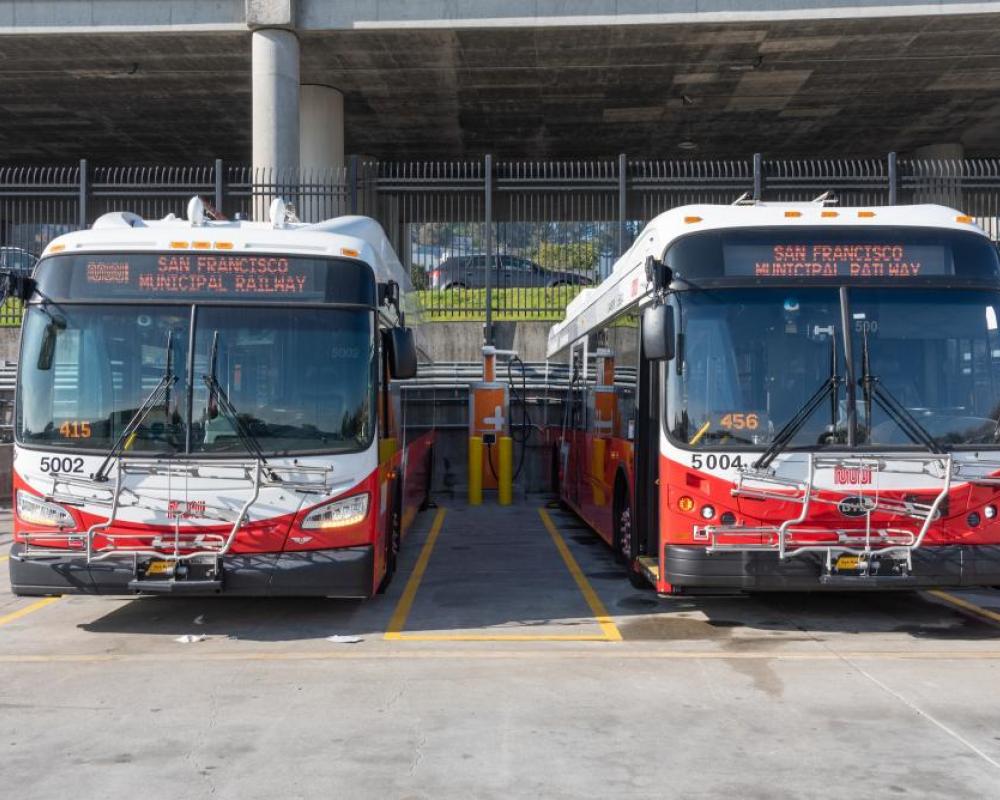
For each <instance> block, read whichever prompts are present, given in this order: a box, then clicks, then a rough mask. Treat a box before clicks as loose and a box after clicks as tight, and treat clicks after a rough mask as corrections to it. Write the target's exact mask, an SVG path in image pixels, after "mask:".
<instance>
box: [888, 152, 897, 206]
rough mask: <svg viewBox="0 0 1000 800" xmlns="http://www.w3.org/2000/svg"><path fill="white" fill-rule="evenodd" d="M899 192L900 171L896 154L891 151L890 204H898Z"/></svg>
mask: <svg viewBox="0 0 1000 800" xmlns="http://www.w3.org/2000/svg"><path fill="white" fill-rule="evenodd" d="M898 192H899V172H898V168H897V166H896V154H895V153H894V152H893V153H889V205H890V206H894V205H896V201H897V199H898V197H897V194H898Z"/></svg>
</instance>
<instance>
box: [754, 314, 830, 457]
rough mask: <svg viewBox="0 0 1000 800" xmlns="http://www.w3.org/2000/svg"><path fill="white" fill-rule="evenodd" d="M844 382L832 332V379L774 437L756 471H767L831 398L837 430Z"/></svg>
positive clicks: (825, 382) (826, 381)
mask: <svg viewBox="0 0 1000 800" xmlns="http://www.w3.org/2000/svg"><path fill="white" fill-rule="evenodd" d="M841 382H842V380H841V377H840V376H839V375H838V374H837V337H836V335H835V334H834V333H833V332H832V331H831V333H830V377H829V378H827V379H826V380H825V381H823V385H822V386H820V387H819V388H818V389H817V390H816V391H815V393H814V394H813V396H812V397H810V398H809V399H808V400H806V402H805V404H804V405H803V406H802V408H800V409H799V410H798V411H797V412H796V413H795V415H794V416H793V417H792V418H791V419H790V420H788V422H786V423H785V425H784V426H783V427H782V428H781V430H779V431H778V432H777V433H776V434H775V435H774V440H773V441H772V442H771V444H770V446H769V447H768V448H767V450H765V451H764V453H763V454H762V455H761V457H760V458H758V459H757V460H756V461H755V462H754V464H753V468H754V469H767V468H768V467H769V466H770V465H771V462H772V461H774V459H775V458H777V457H778V456H779V455H780V454H781V453H782V452H783V451H784V450H785V448H786V447H788V445H789V444H791V442H792V439H794V438H795V434H797V433H798V432H799V431H800V430H802V428H803V426H804V425H805V424H806V423H807V422H808V421H809V418H810V417H811V416H812V415H813V413H814V412H815V411H816V409H817V408H819V407H820V405H822V403H823V401H824V400H826V399H827V398H830V417H831V424H832V426H833V428H834V430H836V425H837V396H838V394H839V392H838V387H839V386H840V384H841Z"/></svg>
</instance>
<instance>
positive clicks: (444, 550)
mask: <svg viewBox="0 0 1000 800" xmlns="http://www.w3.org/2000/svg"><path fill="white" fill-rule="evenodd" d="M543 504H544V500H541V499H539V500H535V501H534V502H530V503H529V504H527V505H522V506H514V507H508V508H499V507H496V506H490V505H484V506H481V507H478V508H470V507H468V506H464V505H458V504H455V505H451V506H450V507H449V508H448V511H447V515H446V517H445V520H444V525H443V527H442V530H441V533H440V535H439V537H438V539H437V542H436V545H435V547H434V550H433V552H432V553H431V556H430V560H429V562H428V566H427V570H426V572H425V574H424V576H423V579H422V581H421V583H420V586H419V589H418V590H417V592H416V595H415V599H414V602H413V604H412V608H411V609H410V610H409V614H408V616H407V619H406V622H405V625H404V628H403V632H404V634H406V635H408V636H416V635H420V634H427V633H430V634H433V635H445V634H449V633H456V634H458V635H463V634H471V635H493V634H497V635H500V636H501V637H502V636H506V635H510V634H515V635H520V634H523V635H538V636H544V635H550V634H551V635H555V636H565V637H570V636H573V635H574V634H576V633H579V634H581V635H589V636H591V637H592V636H593V635H594V634H600V630H601V629H600V628H599V626H598V625H597V623H596V621H595V619H594V615H593V612H592V610H591V608H590V607H589V606H588V604H587V601H586V599H585V597H584V595H583V593H582V592H581V591H580V588H579V587H578V586H577V584H576V582H575V581H574V578H573V576H572V574H571V573H570V571H569V570H568V569H567V567H566V565H565V564H564V563H563V560H562V558H561V556H560V554H559V551H558V549H557V547H556V545H555V544H554V542H553V541H552V538H551V537H550V535H549V534H548V532H547V531H546V529H545V527H544V526H543V524H542V521H541V518H540V517H539V514H538V508H539V507H541V506H542V505H543ZM550 514H551V516H552V518H553V520H554V522H555V524H556V526H557V527H558V529H559V531H560V534H561V536H562V537H563V539H564V540H565V542H566V544H567V546H568V548H569V550H570V552H571V553H572V555H573V557H574V559H575V560H576V562H577V563H578V564H579V567H580V570H581V571H582V573H583V575H584V576H586V579H587V581H588V582H589V584H590V585H591V586H592V587H593V589H594V591H595V593H596V594H597V596H598V597H599V598H600V599H601V601H602V602H603V604H604V606H605V607H606V609H607V611H608V613H609V614H610V616H611V617H612V618H613V619H614V620H615V622H616V624H617V626H618V629H619V630H620V632H621V634H622V637H623V638H624V639H625V640H628V641H658V642H669V641H676V642H683V641H687V642H689V641H704V642H706V643H714V644H718V645H720V646H722V647H724V648H736V649H738V648H743V647H748V646H751V645H753V646H756V647H767V646H768V645H769V644H773V645H774V646H776V647H777V646H780V645H783V644H786V643H789V642H797V641H801V642H810V641H811V642H822V641H823V638H824V636H826V635H828V634H857V635H859V636H860V635H871V634H904V635H906V636H910V637H914V638H920V639H940V640H953V641H970V640H988V639H997V638H1000V627H997V626H995V625H991V624H989V623H987V622H985V621H982V620H979V619H976V618H974V617H971V616H968V615H966V614H962V613H960V612H958V611H957V610H954V609H951V608H949V607H946V606H944V605H942V604H940V603H937V602H932V601H931V600H929V599H928V598H927V597H926V596H925V595H923V594H920V593H918V592H908V591H907V592H886V593H878V594H873V593H864V594H862V593H855V594H851V593H836V594H834V593H825V592H817V593H813V594H808V593H795V594H755V595H735V596H716V597H712V596H694V597H683V596H682V597H676V598H658V597H657V596H656V595H655V594H654V593H653V592H652V591H651V590H649V591H642V590H637V589H634V588H633V587H632V586H630V585H629V583H628V581H627V580H626V579H625V576H624V570H623V568H622V567H621V566H620V565H618V564H617V563H616V562H615V560H614V558H613V557H612V553H611V550H610V548H609V547H608V546H607V545H606V544H605V543H604V542H603V541H602V540H601V539H600V538H598V536H597V535H596V534H594V533H593V532H591V531H590V529H589V528H587V527H586V526H585V525H584V524H583V523H582V522H581V521H580V520H578V519H577V518H576V517H574V516H573V515H571V514H568V513H565V512H555V511H550ZM432 520H433V514H422V515H420V517H419V518H418V521H417V523H416V525H415V527H414V531H413V533H412V534H411V536H410V537H409V538H408V540H407V541H406V542H405V544H404V548H403V554H402V557H401V567H400V570H399V572H398V573H397V575H396V577H395V579H394V581H393V583H392V585H391V586H390V588H389V591H388V592H387V593H386V594H385V595H380V596H377V597H375V598H373V599H371V600H368V601H352V600H332V599H325V598H237V597H225V596H222V597H205V598H193V597H184V598H180V597H178V598H175V597H146V598H138V599H136V600H133V601H131V602H128V603H126V604H125V605H123V606H120V607H118V608H116V609H115V610H114V611H111V612H110V613H108V614H106V615H104V616H102V617H101V618H99V619H97V620H95V621H93V622H90V623H87V624H83V625H80V626H79V627H80V629H81V630H84V631H87V632H90V633H118V634H147V635H149V634H152V635H173V636H179V635H183V634H199V633H204V634H206V635H208V636H211V637H213V638H217V637H232V638H236V639H240V640H252V641H261V642H285V641H295V640H308V639H321V638H323V637H326V636H330V635H334V634H342V635H357V636H362V637H365V638H368V639H371V638H379V639H380V638H381V637H382V634H383V633H384V632H385V630H386V629H387V626H388V624H389V620H390V617H391V616H392V614H393V610H394V609H395V608H396V607H397V604H398V603H399V600H400V598H401V596H402V594H403V590H404V587H405V586H406V583H407V580H408V579H409V577H410V575H411V573H412V572H413V568H414V565H415V563H416V561H417V558H418V556H419V554H420V551H421V549H422V547H423V545H424V543H425V541H426V539H427V536H428V533H429V530H430V527H431V522H432ZM198 618H202V621H203V624H195V619H198Z"/></svg>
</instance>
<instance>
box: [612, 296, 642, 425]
mask: <svg viewBox="0 0 1000 800" xmlns="http://www.w3.org/2000/svg"><path fill="white" fill-rule="evenodd" d="M611 341H612V342H613V346H614V351H615V394H616V396H617V398H618V402H617V413H616V414H615V436H617V437H619V438H621V439H627V440H629V441H631V440H632V439H634V438H635V423H636V407H635V395H636V379H637V377H638V374H639V315H638V313H637V312H636V311H635V309H632V310H631V311H629V312H627V313H625V314H622V315H621V316H620V317H618V319H616V320H615V322H614V326H613V328H612V338H611Z"/></svg>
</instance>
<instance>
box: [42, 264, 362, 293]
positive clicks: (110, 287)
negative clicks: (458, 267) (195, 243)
mask: <svg viewBox="0 0 1000 800" xmlns="http://www.w3.org/2000/svg"><path fill="white" fill-rule="evenodd" d="M36 277H37V279H38V282H39V288H40V290H41V291H42V293H43V294H44V296H46V297H49V298H51V299H54V300H55V299H58V300H62V301H72V300H105V299H106V300H130V301H131V300H139V301H142V300H161V301H162V300H176V301H178V302H182V303H183V302H187V301H205V302H211V301H218V302H241V301H269V302H274V301H289V302H307V303H350V304H361V305H374V304H375V275H374V273H373V271H372V269H371V267H369V266H368V265H367V264H364V263H361V262H359V261H355V260H351V259H342V258H302V257H298V256H283V255H266V254H259V255H250V254H246V255H244V254H239V255H237V254H227V253H189V252H185V253H113V254H83V253H81V254H73V255H60V256H54V257H50V258H46V259H44V260H43V261H42V262H41V263H40V264H39V267H38V273H37V276H36Z"/></svg>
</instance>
